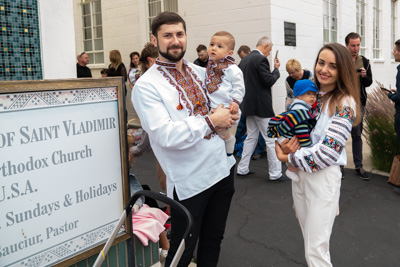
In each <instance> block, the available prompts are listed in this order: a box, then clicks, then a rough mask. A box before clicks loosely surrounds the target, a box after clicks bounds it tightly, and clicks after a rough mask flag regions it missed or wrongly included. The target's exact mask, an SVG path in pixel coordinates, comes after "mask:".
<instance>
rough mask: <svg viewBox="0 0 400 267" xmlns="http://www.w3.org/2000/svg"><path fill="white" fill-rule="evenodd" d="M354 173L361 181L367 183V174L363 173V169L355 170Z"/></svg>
mask: <svg viewBox="0 0 400 267" xmlns="http://www.w3.org/2000/svg"><path fill="white" fill-rule="evenodd" d="M354 171H355V172H356V174H357V175H358V177H360V179H361V180H364V181H369V177H368V174H367V173H366V172H365V171H364V169H363V168H356V169H355V170H354Z"/></svg>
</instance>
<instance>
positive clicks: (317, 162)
mask: <svg viewBox="0 0 400 267" xmlns="http://www.w3.org/2000/svg"><path fill="white" fill-rule="evenodd" d="M354 109H355V105H351V106H350V105H348V104H344V105H343V106H340V107H337V108H336V113H335V114H334V116H332V117H331V118H327V122H326V123H323V122H322V124H320V125H318V124H317V126H316V127H317V128H318V127H325V132H324V134H323V135H322V136H321V137H320V140H319V142H317V143H315V142H314V146H312V147H306V148H301V149H300V150H298V151H296V152H295V153H292V154H290V155H289V162H291V163H292V164H293V165H295V166H296V167H298V168H300V169H302V170H303V171H305V172H310V173H311V172H316V171H319V170H321V169H324V168H327V167H329V166H331V165H334V164H335V163H336V161H337V160H338V159H339V157H340V155H341V153H345V146H346V142H347V139H348V138H349V135H350V133H351V128H352V123H353V121H354V119H355V112H354Z"/></svg>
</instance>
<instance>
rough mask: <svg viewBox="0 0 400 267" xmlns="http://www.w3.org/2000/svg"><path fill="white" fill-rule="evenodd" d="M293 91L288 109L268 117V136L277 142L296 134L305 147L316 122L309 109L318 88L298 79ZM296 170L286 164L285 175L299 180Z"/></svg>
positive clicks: (309, 141) (314, 100)
mask: <svg viewBox="0 0 400 267" xmlns="http://www.w3.org/2000/svg"><path fill="white" fill-rule="evenodd" d="M293 91H294V97H295V100H294V102H293V103H292V104H291V105H290V106H289V107H288V110H287V111H286V112H284V113H281V114H279V115H277V116H275V117H272V118H271V119H270V121H269V124H268V136H269V137H272V138H275V137H277V138H278V143H279V144H280V143H282V142H283V141H284V140H285V139H286V138H289V139H290V138H292V137H293V136H297V138H298V139H299V142H300V145H301V146H302V147H307V146H310V145H311V143H312V142H311V139H310V132H311V131H312V129H313V128H314V126H315V124H316V123H317V121H316V119H315V118H314V117H313V116H312V115H311V111H310V109H311V108H312V107H313V105H314V104H316V100H317V93H318V88H317V86H316V85H315V84H314V83H313V82H312V81H310V80H299V81H297V82H296V83H295V84H294V87H293ZM297 170H298V169H297V168H296V167H294V166H292V165H290V164H288V169H287V171H286V176H287V177H289V178H290V179H292V180H293V181H296V182H297V181H298V180H299V176H298V175H297Z"/></svg>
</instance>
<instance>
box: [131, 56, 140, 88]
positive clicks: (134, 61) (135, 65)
mask: <svg viewBox="0 0 400 267" xmlns="http://www.w3.org/2000/svg"><path fill="white" fill-rule="evenodd" d="M129 58H130V59H131V64H130V68H129V71H128V82H129V87H130V88H131V89H132V88H133V86H134V85H135V82H136V73H137V72H138V70H139V58H140V54H139V52H136V51H135V52H132V53H130V55H129Z"/></svg>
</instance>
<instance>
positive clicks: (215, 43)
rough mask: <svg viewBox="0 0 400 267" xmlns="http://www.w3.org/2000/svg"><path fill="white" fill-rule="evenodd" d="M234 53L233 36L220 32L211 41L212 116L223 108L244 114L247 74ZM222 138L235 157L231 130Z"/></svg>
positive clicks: (208, 86) (208, 82) (209, 87)
mask: <svg viewBox="0 0 400 267" xmlns="http://www.w3.org/2000/svg"><path fill="white" fill-rule="evenodd" d="M234 49H235V38H233V36H232V34H230V33H229V32H226V31H220V32H217V33H215V34H214V35H213V36H212V37H211V41H210V44H209V46H208V55H209V62H208V65H207V71H206V79H205V83H206V89H207V90H206V91H207V95H208V98H209V99H210V107H211V112H213V111H214V110H215V108H217V107H218V105H220V104H223V105H224V107H225V108H229V109H230V110H231V113H237V112H240V110H239V106H240V103H241V102H242V100H243V96H244V81H243V73H242V71H241V70H240V69H239V67H238V66H237V65H236V64H235V59H234V58H233V57H232V54H233V52H234ZM239 115H240V114H239ZM218 135H219V136H220V137H221V138H222V139H223V140H224V141H225V148H226V153H227V154H228V155H231V154H232V153H233V150H234V148H235V142H236V139H235V137H234V136H233V135H231V134H230V132H229V129H225V130H223V131H220V132H218Z"/></svg>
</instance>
